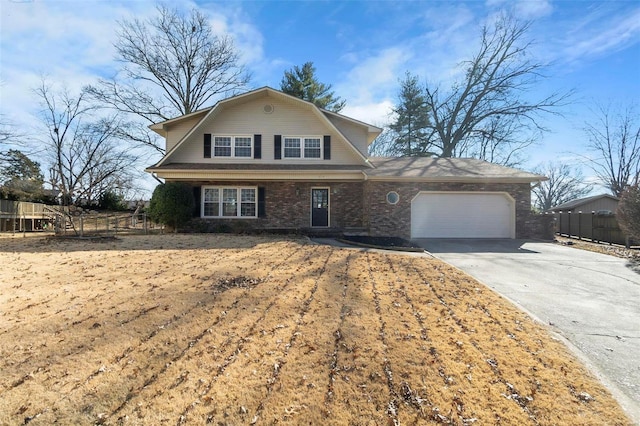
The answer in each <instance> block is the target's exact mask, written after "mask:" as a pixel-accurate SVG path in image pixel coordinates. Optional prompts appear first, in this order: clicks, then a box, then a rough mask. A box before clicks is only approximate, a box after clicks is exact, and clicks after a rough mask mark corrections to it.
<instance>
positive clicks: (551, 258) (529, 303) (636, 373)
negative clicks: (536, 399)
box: [414, 239, 640, 425]
mask: <svg viewBox="0 0 640 426" xmlns="http://www.w3.org/2000/svg"><path fill="white" fill-rule="evenodd" d="M414 242H416V243H418V244H420V245H421V246H422V247H424V248H425V249H426V250H427V251H428V252H430V253H431V254H432V255H433V256H435V257H437V258H439V259H442V260H444V261H445V262H447V263H449V264H451V265H453V266H456V267H458V268H459V269H461V270H463V271H464V272H466V273H468V274H469V275H471V276H473V277H474V278H476V279H478V280H479V281H481V282H483V283H484V284H486V285H488V286H489V287H491V288H493V289H495V290H496V291H497V292H498V293H500V294H502V295H503V296H505V297H506V298H508V299H510V300H511V301H513V302H515V303H516V304H518V305H520V306H521V307H522V308H523V309H525V310H526V311H528V312H529V313H531V314H532V315H533V316H534V317H537V318H538V319H539V320H541V321H543V322H544V323H547V324H549V325H550V326H551V327H552V329H553V330H554V331H556V332H558V333H559V334H560V335H562V336H564V337H565V338H566V339H567V340H568V341H569V342H570V343H571V344H573V345H574V346H575V347H576V348H577V349H578V350H579V352H581V354H582V355H584V357H583V358H585V360H586V361H588V363H590V364H591V365H592V366H593V367H594V368H595V369H596V371H597V372H598V373H599V374H600V376H601V378H602V379H603V381H604V382H605V384H607V385H608V387H609V388H610V389H611V391H612V393H613V394H614V396H615V397H616V398H617V399H618V401H619V402H620V404H621V405H622V407H623V408H624V409H625V410H626V411H627V413H628V414H629V415H630V416H631V418H632V419H633V420H634V421H635V422H636V423H637V424H639V425H640V271H638V269H637V267H638V265H633V264H631V263H630V262H629V261H628V260H625V259H620V258H617V257H613V256H608V255H603V254H599V253H593V252H588V251H584V250H579V249H575V248H571V247H566V246H561V245H559V244H555V243H547V242H539V241H525V240H459V239H456V240H452V239H447V240H441V239H419V240H414Z"/></svg>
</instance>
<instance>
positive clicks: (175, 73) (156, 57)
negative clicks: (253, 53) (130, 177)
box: [87, 6, 249, 153]
mask: <svg viewBox="0 0 640 426" xmlns="http://www.w3.org/2000/svg"><path fill="white" fill-rule="evenodd" d="M115 47H116V49H117V60H118V61H119V62H121V63H122V64H123V67H122V69H121V71H120V73H119V77H116V78H114V79H112V80H100V81H99V82H98V84H97V85H95V86H89V87H88V88H87V91H88V93H89V94H90V95H91V96H92V97H93V98H95V99H96V100H98V101H99V102H100V103H102V104H104V105H107V106H109V107H110V108H112V109H114V110H116V111H119V112H123V113H127V114H129V115H131V116H132V117H134V116H135V117H136V118H137V119H141V120H142V122H143V123H144V124H145V125H149V124H152V123H157V122H160V121H163V120H168V119H170V118H174V117H176V116H178V115H183V114H189V113H191V112H194V111H196V110H198V109H200V108H202V107H203V106H204V105H205V104H206V103H208V102H211V101H212V100H214V99H215V98H216V97H217V96H219V95H227V94H230V93H235V92H236V91H238V90H239V89H242V88H244V87H245V85H246V84H247V82H248V80H249V76H248V74H247V73H246V72H245V69H244V67H243V66H242V65H240V62H239V57H238V54H237V53H236V50H235V48H234V45H233V41H232V39H231V38H230V37H227V36H223V37H220V36H217V35H215V34H214V33H213V30H212V28H211V25H210V23H209V21H208V20H207V17H206V16H205V15H203V14H202V13H200V12H199V11H197V10H193V11H192V12H191V13H190V14H189V15H188V16H185V15H183V14H181V13H179V12H178V11H177V10H175V9H169V8H167V7H164V6H158V16H157V17H156V18H154V19H150V20H148V21H140V20H138V19H135V20H133V21H126V20H125V21H122V22H120V28H119V31H118V41H117V42H116V44H115ZM145 125H136V124H135V123H129V124H128V126H127V129H126V130H127V131H126V132H124V135H126V136H128V137H130V139H131V140H133V141H136V142H138V143H140V144H143V145H145V146H150V147H153V148H155V149H156V150H157V151H159V152H161V153H162V152H164V148H162V147H161V146H159V145H158V140H157V138H155V137H153V136H152V135H150V134H149V132H148V129H147V128H146V126H145Z"/></svg>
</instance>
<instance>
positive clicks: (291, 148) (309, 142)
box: [282, 136, 322, 159]
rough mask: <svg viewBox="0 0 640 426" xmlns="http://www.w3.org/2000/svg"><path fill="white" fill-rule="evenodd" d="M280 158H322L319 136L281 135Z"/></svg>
mask: <svg viewBox="0 0 640 426" xmlns="http://www.w3.org/2000/svg"><path fill="white" fill-rule="evenodd" d="M283 139H284V146H283V156H282V158H311V159H313V158H316V159H320V158H322V143H321V142H320V141H321V140H322V138H321V137H320V136H283Z"/></svg>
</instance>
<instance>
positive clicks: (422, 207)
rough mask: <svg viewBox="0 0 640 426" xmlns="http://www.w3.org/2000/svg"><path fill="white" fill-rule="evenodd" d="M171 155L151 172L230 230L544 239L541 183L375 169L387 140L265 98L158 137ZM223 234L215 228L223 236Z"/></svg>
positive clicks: (205, 217) (507, 176)
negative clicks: (539, 235)
mask: <svg viewBox="0 0 640 426" xmlns="http://www.w3.org/2000/svg"><path fill="white" fill-rule="evenodd" d="M151 129H152V130H154V131H156V132H157V133H158V134H160V135H161V136H163V137H165V139H166V147H167V151H166V155H165V156H164V158H163V159H162V160H161V161H159V162H158V163H157V164H155V165H154V166H152V167H149V168H148V169H147V171H148V172H150V173H153V174H154V175H156V176H157V177H159V178H163V179H165V180H166V181H182V182H186V183H188V184H189V185H191V186H192V187H193V188H194V195H195V197H196V200H197V206H198V207H197V211H195V212H194V216H195V217H199V218H201V219H202V221H204V222H206V223H208V224H213V225H220V226H232V227H234V226H237V227H240V228H254V229H272V230H296V231H303V232H322V231H334V232H341V233H349V232H353V233H361V234H369V235H373V236H399V237H403V238H420V237H432V238H435V237H466V238H471V237H478V238H483V237H487V238H524V237H529V236H533V235H531V234H532V233H535V232H536V231H535V230H534V226H532V225H531V223H532V222H531V217H530V216H531V214H530V185H531V182H535V181H539V180H541V179H544V177H542V176H538V175H534V174H530V173H526V172H522V171H519V170H515V169H510V168H506V167H501V166H497V165H493V164H490V163H486V162H483V161H480V160H472V159H431V158H369V157H368V155H367V151H368V146H369V144H370V143H371V142H373V140H374V139H375V138H376V137H377V136H378V134H379V133H380V131H381V129H379V128H377V127H375V126H371V125H368V124H366V123H362V122H359V121H357V120H354V119H351V118H349V117H346V116H343V115H340V114H336V113H333V112H329V111H325V110H321V109H319V108H317V107H316V106H315V105H313V104H312V103H310V102H306V101H303V100H300V99H298V98H295V97H292V96H289V95H286V94H284V93H282V92H279V91H277V90H274V89H271V88H262V89H258V90H254V91H252V92H248V93H245V94H243V95H239V96H235V97H232V98H228V99H226V100H223V101H220V102H218V103H217V104H216V105H215V106H214V107H211V108H208V109H205V110H202V111H198V112H195V113H192V114H189V115H186V116H183V117H179V118H176V119H173V120H169V121H165V122H163V123H159V124H156V125H153V126H151ZM214 229H215V227H214Z"/></svg>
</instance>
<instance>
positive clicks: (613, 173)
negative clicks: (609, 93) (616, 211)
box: [585, 105, 640, 197]
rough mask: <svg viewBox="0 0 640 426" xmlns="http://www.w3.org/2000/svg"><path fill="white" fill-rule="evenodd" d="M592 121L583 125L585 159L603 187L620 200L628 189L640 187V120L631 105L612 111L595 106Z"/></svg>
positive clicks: (609, 108)
mask: <svg viewBox="0 0 640 426" xmlns="http://www.w3.org/2000/svg"><path fill="white" fill-rule="evenodd" d="M595 108H596V109H595V112H594V119H593V120H592V121H589V122H587V123H586V127H585V133H586V134H587V138H588V141H589V142H588V148H589V150H590V151H591V152H593V153H594V155H595V157H591V158H588V159H587V160H588V165H589V166H590V167H591V169H593V171H594V172H595V173H596V175H597V176H598V178H599V179H600V180H601V182H602V184H603V185H604V186H605V187H606V188H608V189H609V190H610V191H611V193H612V194H613V195H615V196H616V197H620V196H621V195H622V193H623V192H624V190H625V189H626V188H627V187H628V186H630V185H638V183H640V119H639V118H638V115H637V114H636V107H635V106H634V105H631V106H628V107H626V108H619V109H616V110H614V109H613V108H612V107H610V106H603V105H596V107H595Z"/></svg>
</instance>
